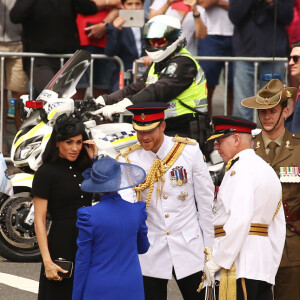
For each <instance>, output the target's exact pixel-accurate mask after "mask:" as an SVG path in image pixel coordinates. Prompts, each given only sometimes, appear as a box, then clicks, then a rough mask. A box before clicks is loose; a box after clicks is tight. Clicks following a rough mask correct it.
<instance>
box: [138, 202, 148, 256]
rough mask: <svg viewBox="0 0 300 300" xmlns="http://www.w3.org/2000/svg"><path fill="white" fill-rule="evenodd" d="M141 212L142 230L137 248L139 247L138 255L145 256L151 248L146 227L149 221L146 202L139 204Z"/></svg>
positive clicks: (140, 230) (139, 233) (140, 229)
mask: <svg viewBox="0 0 300 300" xmlns="http://www.w3.org/2000/svg"><path fill="white" fill-rule="evenodd" d="M137 204H138V205H139V206H140V208H141V210H140V214H141V217H140V228H139V231H138V235H137V246H138V253H139V254H144V253H146V252H147V251H148V249H149V247H150V243H149V241H148V237H147V234H148V227H147V225H146V219H147V212H146V203H145V202H138V203H137Z"/></svg>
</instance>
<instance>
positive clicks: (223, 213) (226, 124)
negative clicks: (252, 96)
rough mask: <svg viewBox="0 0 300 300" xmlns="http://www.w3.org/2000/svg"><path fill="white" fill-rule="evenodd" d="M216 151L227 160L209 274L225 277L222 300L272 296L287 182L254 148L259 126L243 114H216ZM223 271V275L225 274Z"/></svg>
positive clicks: (207, 267)
mask: <svg viewBox="0 0 300 300" xmlns="http://www.w3.org/2000/svg"><path fill="white" fill-rule="evenodd" d="M212 119H213V123H214V128H215V133H214V135H213V136H211V137H210V138H209V139H210V140H214V141H215V142H214V143H215V144H214V149H216V150H218V151H219V153H220V155H221V156H222V158H223V160H224V161H225V162H227V165H226V168H225V170H226V172H225V176H224V178H223V181H222V183H221V185H220V188H219V191H218V194H217V197H216V198H215V200H214V204H213V214H214V226H215V240H214V246H213V255H212V260H210V261H208V262H207V263H206V265H205V269H204V270H205V274H206V277H207V279H208V281H209V282H210V284H213V283H214V275H215V273H217V272H218V271H219V270H220V269H222V270H221V271H219V272H218V275H221V276H220V277H221V278H219V276H218V279H220V286H219V292H220V294H219V299H226V297H225V298H222V297H224V295H226V296H227V299H230V300H235V299H238V300H242V299H248V300H272V299H273V295H272V288H271V287H272V285H273V284H274V283H275V275H276V272H277V270H278V267H279V264H280V260H281V256H282V252H283V246H284V240H285V219H284V212H283V206H282V204H281V184H280V181H279V179H278V177H277V175H276V173H275V171H274V170H273V168H272V167H271V166H270V165H269V164H268V163H266V162H265V161H264V160H263V159H262V158H260V157H259V156H258V155H256V154H255V152H254V150H253V149H251V145H252V135H251V129H254V128H255V127H256V124H255V123H253V122H250V121H248V120H245V119H242V118H238V117H227V116H218V117H213V118H212ZM220 273H221V274H220Z"/></svg>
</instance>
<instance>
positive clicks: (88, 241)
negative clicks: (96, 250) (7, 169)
mask: <svg viewBox="0 0 300 300" xmlns="http://www.w3.org/2000/svg"><path fill="white" fill-rule="evenodd" d="M90 208H91V207H82V208H80V209H78V213H77V215H78V218H77V223H76V226H77V227H78V229H79V234H78V238H77V245H78V250H77V253H76V260H75V273H74V284H73V295H72V300H81V299H82V295H83V291H84V286H85V281H86V277H87V274H88V269H89V266H90V262H91V254H92V241H93V228H92V223H91V216H90V213H89V210H90Z"/></svg>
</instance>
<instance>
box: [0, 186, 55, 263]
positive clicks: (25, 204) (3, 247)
mask: <svg viewBox="0 0 300 300" xmlns="http://www.w3.org/2000/svg"><path fill="white" fill-rule="evenodd" d="M31 205H33V201H32V197H31V196H30V193H29V192H21V193H17V194H15V195H14V196H13V197H9V196H7V195H6V194H2V193H0V255H1V256H2V257H4V258H5V259H7V260H9V261H13V262H35V261H40V260H41V255H40V251H39V246H38V244H37V240H36V236H35V231H34V224H32V225H28V224H27V223H25V219H26V217H27V215H28V212H29V210H30V207H31ZM50 226H51V224H50V221H47V230H49V228H50Z"/></svg>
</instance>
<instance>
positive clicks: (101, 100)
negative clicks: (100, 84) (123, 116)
mask: <svg viewBox="0 0 300 300" xmlns="http://www.w3.org/2000/svg"><path fill="white" fill-rule="evenodd" d="M93 100H94V102H95V103H96V104H100V105H102V106H105V101H104V98H103V97H102V96H99V97H98V98H96V99H93Z"/></svg>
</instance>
